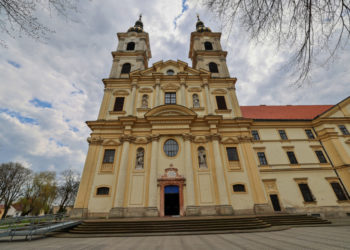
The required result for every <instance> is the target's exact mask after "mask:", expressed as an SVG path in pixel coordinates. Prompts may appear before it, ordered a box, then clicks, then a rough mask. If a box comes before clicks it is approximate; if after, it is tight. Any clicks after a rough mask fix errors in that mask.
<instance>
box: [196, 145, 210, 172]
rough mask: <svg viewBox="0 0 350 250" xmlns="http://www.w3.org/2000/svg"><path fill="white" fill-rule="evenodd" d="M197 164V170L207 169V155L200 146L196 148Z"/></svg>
mask: <svg viewBox="0 0 350 250" xmlns="http://www.w3.org/2000/svg"><path fill="white" fill-rule="evenodd" d="M198 163H199V168H208V166H207V155H206V153H205V149H204V147H202V146H201V147H199V148H198Z"/></svg>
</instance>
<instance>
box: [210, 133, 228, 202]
mask: <svg viewBox="0 0 350 250" xmlns="http://www.w3.org/2000/svg"><path fill="white" fill-rule="evenodd" d="M212 139H213V150H214V160H215V172H216V178H217V183H218V189H219V200H220V205H228V204H229V202H228V198H227V189H226V179H225V174H224V166H223V164H222V160H221V153H220V148H219V147H220V145H219V142H218V140H219V139H220V137H219V136H218V135H214V136H212Z"/></svg>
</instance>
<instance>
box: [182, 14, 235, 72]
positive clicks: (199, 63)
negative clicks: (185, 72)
mask: <svg viewBox="0 0 350 250" xmlns="http://www.w3.org/2000/svg"><path fill="white" fill-rule="evenodd" d="M197 18H198V21H197V23H196V31H195V32H192V33H191V43H190V52H189V58H191V60H192V67H193V68H195V69H198V70H199V69H205V70H208V71H210V72H211V73H212V77H217V78H229V77H230V74H229V71H228V68H227V65H226V56H227V51H223V50H222V47H221V43H220V38H221V33H220V32H211V30H210V28H208V27H205V26H204V23H203V22H202V21H201V20H200V19H199V16H198V15H197Z"/></svg>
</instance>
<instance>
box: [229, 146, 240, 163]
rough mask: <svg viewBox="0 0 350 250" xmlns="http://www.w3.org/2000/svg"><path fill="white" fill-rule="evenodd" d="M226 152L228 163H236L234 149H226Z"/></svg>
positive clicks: (236, 158)
mask: <svg viewBox="0 0 350 250" xmlns="http://www.w3.org/2000/svg"><path fill="white" fill-rule="evenodd" d="M226 152H227V158H228V160H229V161H238V160H239V159H238V153H237V148H236V147H232V148H226Z"/></svg>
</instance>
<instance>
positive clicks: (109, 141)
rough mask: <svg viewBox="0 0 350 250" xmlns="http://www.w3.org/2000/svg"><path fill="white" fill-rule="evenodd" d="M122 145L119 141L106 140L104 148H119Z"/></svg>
mask: <svg viewBox="0 0 350 250" xmlns="http://www.w3.org/2000/svg"><path fill="white" fill-rule="evenodd" d="M120 144H121V143H120V141H119V140H118V139H105V140H103V143H102V145H103V146H119V145H120Z"/></svg>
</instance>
